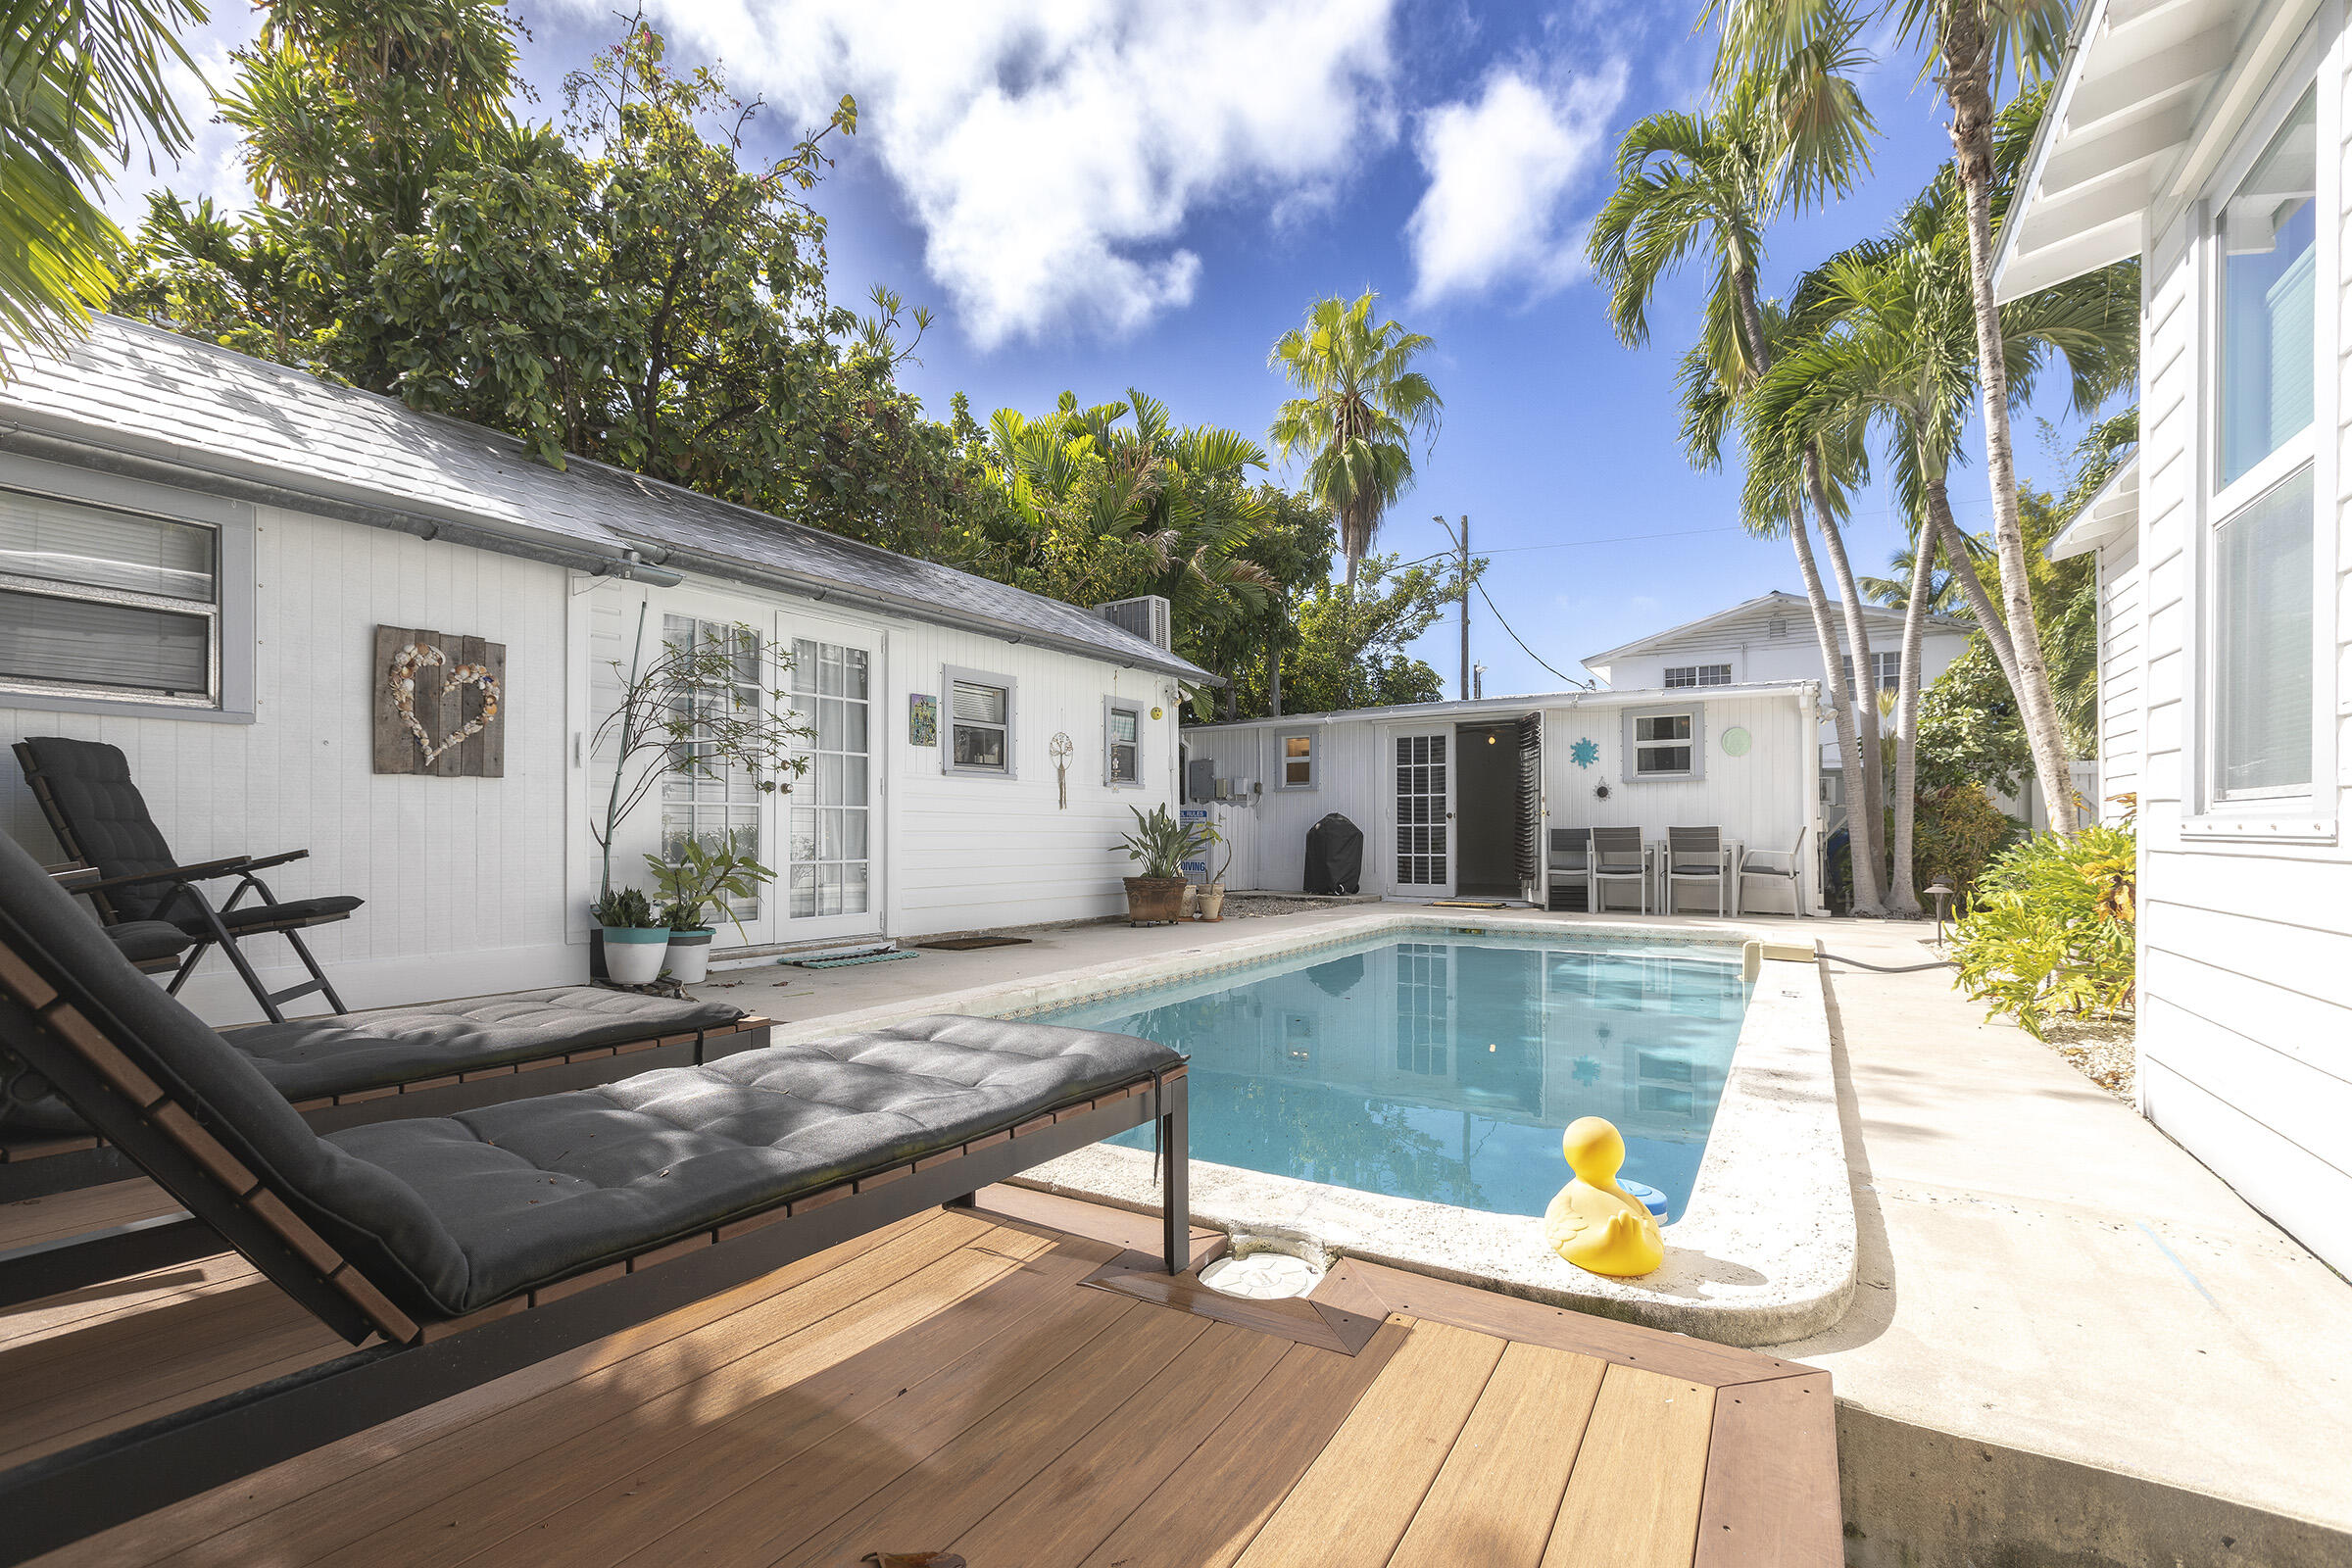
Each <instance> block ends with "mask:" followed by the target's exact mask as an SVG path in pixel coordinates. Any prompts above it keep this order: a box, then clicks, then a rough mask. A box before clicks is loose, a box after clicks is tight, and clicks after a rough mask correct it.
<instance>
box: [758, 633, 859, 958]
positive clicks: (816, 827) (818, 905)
mask: <svg viewBox="0 0 2352 1568" xmlns="http://www.w3.org/2000/svg"><path fill="white" fill-rule="evenodd" d="M784 634H785V636H786V637H787V638H788V639H789V641H788V642H787V644H786V646H785V652H786V653H787V654H788V655H789V656H790V658H791V660H792V673H791V675H790V677H789V678H788V681H787V686H788V689H789V691H790V694H791V699H792V708H793V712H794V716H795V717H796V718H797V719H798V720H799V722H800V723H801V724H803V725H804V726H806V727H807V728H808V729H809V732H810V733H809V737H808V739H807V740H806V741H805V742H804V745H803V750H802V755H803V756H804V757H805V758H806V759H807V760H808V762H809V768H808V771H807V772H805V773H803V774H802V775H801V776H800V777H799V778H798V779H796V780H794V781H793V784H792V789H791V792H790V793H789V794H787V795H786V796H784V797H783V802H782V805H781V807H780V810H781V811H782V813H783V815H784V819H785V823H784V832H783V835H782V840H783V857H784V858H783V863H781V864H776V865H775V866H774V869H775V870H776V872H777V876H778V882H779V885H780V891H781V897H780V899H779V901H778V902H779V903H780V904H781V906H782V919H781V920H780V921H779V922H778V927H777V930H776V933H775V938H774V939H775V940H776V941H779V942H801V941H807V940H809V939H810V938H822V937H836V936H841V937H850V936H865V935H869V934H871V933H874V932H878V931H880V930H881V929H882V881H881V856H882V833H881V811H880V810H879V809H878V807H877V800H876V797H877V795H878V793H879V785H880V783H881V766H882V762H881V759H880V757H879V756H878V755H877V754H878V752H879V749H880V741H881V737H882V731H881V726H880V723H879V720H878V719H877V717H876V715H875V702H876V700H877V698H878V697H879V695H880V692H881V689H882V661H881V648H880V639H879V638H878V637H877V636H875V634H873V633H871V632H866V631H862V630H859V629H856V628H851V627H839V626H826V625H815V624H809V623H806V622H797V621H794V620H791V619H788V620H787V622H786V624H785V627H784ZM771 863H772V862H771Z"/></svg>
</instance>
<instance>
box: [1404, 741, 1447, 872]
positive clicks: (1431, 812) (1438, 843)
mask: <svg viewBox="0 0 2352 1568" xmlns="http://www.w3.org/2000/svg"><path fill="white" fill-rule="evenodd" d="M1452 740H1453V737H1452V736H1451V735H1399V736H1397V740H1396V748H1397V887H1399V888H1405V889H1410V890H1412V891H1414V892H1421V893H1442V892H1444V891H1445V890H1446V888H1447V887H1449V886H1450V885H1451V884H1452V881H1453V865H1452V860H1453V858H1452V854H1451V849H1452V837H1453V835H1452V826H1453V811H1452V788H1451V783H1450V777H1449V776H1450V774H1451V772H1452V768H1451V766H1450V765H1449V760H1448V758H1447V753H1448V751H1449V750H1450V749H1451V743H1452Z"/></svg>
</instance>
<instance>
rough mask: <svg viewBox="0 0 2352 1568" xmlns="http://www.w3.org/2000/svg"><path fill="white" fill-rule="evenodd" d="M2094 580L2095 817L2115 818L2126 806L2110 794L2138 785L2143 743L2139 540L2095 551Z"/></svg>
mask: <svg viewBox="0 0 2352 1568" xmlns="http://www.w3.org/2000/svg"><path fill="white" fill-rule="evenodd" d="M2094 564H2095V565H2096V568H2097V571H2098V580H2099V589H2098V591H2099V795H2100V797H2101V798H2100V800H2099V802H2098V803H2096V804H2097V805H2098V809H2099V813H2100V815H2101V816H2102V817H2103V818H2104V819H2105V820H2107V821H2111V822H2112V821H2117V820H2120V819H2121V817H2122V816H2123V814H2124V812H2125V810H2126V809H2127V808H2126V807H2125V806H2123V805H2122V804H2120V803H2119V802H2118V801H2117V800H2116V797H2118V796H2122V795H2136V794H2138V792H2139V789H2140V754H2141V751H2142V749H2143V746H2144V744H2145V733H2146V732H2145V718H2144V715H2143V713H2142V711H2141V708H2142V703H2143V696H2144V688H2143V684H2142V668H2141V666H2142V664H2143V662H2144V659H2145V653H2146V649H2145V643H2144V636H2143V633H2144V630H2145V628H2144V625H2143V616H2142V610H2143V608H2144V602H2145V596H2146V589H2147V583H2146V579H2145V577H2144V576H2143V574H2142V573H2141V572H2140V569H2139V541H2138V538H2137V537H2136V535H2127V536H2125V537H2124V538H2122V539H2120V540H2117V541H2116V542H2115V543H2114V544H2112V545H2109V546H2107V547H2106V548H2104V549H2102V550H2100V551H2099V552H2098V554H2097V557H2096V560H2095V563H2094Z"/></svg>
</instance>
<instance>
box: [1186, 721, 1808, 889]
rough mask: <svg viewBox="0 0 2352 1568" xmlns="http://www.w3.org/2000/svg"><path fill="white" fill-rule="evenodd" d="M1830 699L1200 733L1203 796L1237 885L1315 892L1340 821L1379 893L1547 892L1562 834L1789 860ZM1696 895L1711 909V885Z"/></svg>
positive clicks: (1197, 792)
mask: <svg viewBox="0 0 2352 1568" xmlns="http://www.w3.org/2000/svg"><path fill="white" fill-rule="evenodd" d="M1818 697H1819V694H1818V689H1817V688H1816V687H1815V686H1814V684H1813V683H1812V682H1810V681H1783V682H1770V683H1763V684H1755V683H1750V684H1744V685H1737V686H1729V687H1710V688H1707V689H1704V690H1693V689H1682V688H1678V689H1675V690H1671V691H1669V690H1663V689H1661V690H1655V691H1606V692H1582V691H1579V692H1546V693H1542V694H1539V695H1534V696H1526V697H1488V698H1481V699H1478V700H1476V701H1473V702H1467V703H1458V702H1457V703H1414V704H1409V705H1405V706H1402V707H1396V708H1366V709H1357V710H1353V711H1347V712H1338V713H1290V714H1285V715H1284V716H1282V717H1280V718H1263V719H1253V720H1250V721H1248V722H1244V723H1238V724H1212V725H1199V726H1192V727H1188V728H1187V729H1186V730H1185V731H1184V734H1183V745H1184V748H1185V752H1186V755H1187V757H1188V759H1189V763H1190V768H1191V774H1190V788H1189V790H1188V794H1189V795H1190V797H1191V798H1192V799H1194V800H1196V801H1201V802H1203V803H1213V804H1210V805H1209V807H1208V809H1209V810H1210V812H1211V819H1212V820H1213V821H1214V822H1215V823H1216V825H1217V827H1218V829H1219V831H1220V832H1222V833H1223V834H1224V835H1225V836H1226V839H1227V844H1226V846H1225V847H1224V848H1222V849H1219V850H1217V851H1215V852H1214V853H1215V855H1216V856H1217V857H1218V858H1220V859H1221V858H1223V856H1225V855H1226V854H1228V853H1230V854H1231V855H1232V857H1233V865H1232V869H1231V870H1230V871H1229V872H1228V873H1227V877H1226V880H1227V882H1228V883H1229V884H1230V885H1233V886H1237V887H1257V888H1269V889H1281V890H1292V891H1296V890H1298V889H1299V888H1300V887H1302V886H1303V882H1304V869H1305V859H1306V835H1307V830H1308V829H1309V828H1311V827H1313V826H1314V824H1315V823H1316V822H1318V821H1320V820H1321V819H1322V818H1323V817H1324V816H1326V815H1328V814H1330V813H1333V812H1337V813H1339V814H1341V815H1343V816H1346V817H1347V818H1348V820H1349V821H1351V822H1353V823H1354V824H1355V825H1356V827H1357V828H1359V829H1360V830H1361V831H1362V833H1363V836H1364V861H1363V881H1362V884H1361V886H1362V890H1363V891H1364V892H1366V893H1378V894H1382V895H1385V896H1387V897H1390V898H1397V899H1419V900H1429V899H1443V898H1449V897H1455V896H1478V897H1488V898H1505V899H1518V898H1522V897H1528V896H1539V897H1540V896H1541V891H1540V890H1541V879H1542V863H1541V859H1540V856H1541V855H1542V853H1543V847H1544V846H1546V845H1547V844H1548V839H1547V838H1546V837H1544V831H1545V830H1547V829H1550V828H1563V827H1639V828H1641V829H1642V836H1643V838H1644V839H1645V840H1657V839H1662V838H1664V837H1665V833H1666V829H1667V828H1669V827H1718V828H1720V829H1722V831H1723V832H1724V834H1725V835H1726V836H1727V837H1728V838H1731V839H1736V840H1739V841H1740V843H1742V844H1743V845H1744V846H1745V847H1746V848H1747V849H1750V850H1771V851H1777V852H1782V853H1787V852H1789V851H1790V850H1793V849H1795V848H1797V841H1798V836H1799V835H1800V834H1802V835H1804V843H1805V846H1806V848H1807V850H1808V851H1809V850H1810V848H1811V846H1812V845H1813V844H1815V843H1816V842H1818V840H1819V838H1820V812H1819V808H1818V802H1819V801H1820V798H1821V748H1820V747H1819V746H1818V745H1816V744H1814V740H1813V733H1814V723H1815V718H1814V709H1815V706H1816V703H1817V701H1818ZM1812 859H1813V858H1812V856H1811V855H1810V854H1809V853H1808V854H1807V855H1806V856H1805V857H1804V861H1805V864H1806V866H1807V869H1806V872H1805V876H1804V886H1803V905H1802V907H1804V909H1805V910H1806V912H1808V913H1810V912H1813V911H1814V910H1815V908H1816V907H1817V906H1818V903H1819V888H1818V887H1817V886H1816V880H1817V879H1816V878H1815V876H1814V875H1813V873H1812V870H1811V864H1812ZM1628 897H1629V899H1630V894H1629V895H1628ZM1681 902H1682V905H1683V907H1685V908H1696V907H1698V905H1699V904H1700V903H1701V902H1703V898H1702V890H1700V889H1697V888H1693V887H1691V886H1688V885H1686V886H1685V887H1684V888H1683V889H1682V893H1681ZM1629 907H1630V905H1629ZM1653 907H1654V906H1653ZM1710 907H1712V906H1710Z"/></svg>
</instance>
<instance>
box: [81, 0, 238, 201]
mask: <svg viewBox="0 0 2352 1568" xmlns="http://www.w3.org/2000/svg"><path fill="white" fill-rule="evenodd" d="M214 9H215V11H216V12H218V13H219V16H218V17H217V19H216V20H214V21H212V22H209V23H207V24H206V25H204V26H202V27H199V28H195V29H193V30H190V31H187V32H183V33H182V34H181V35H180V43H181V45H182V47H184V48H185V49H186V50H187V51H188V54H189V57H190V58H191V59H193V60H194V61H195V62H196V70H195V71H190V70H189V69H188V68H187V67H186V66H184V65H182V64H180V63H179V62H178V61H176V60H174V61H172V62H171V63H170V64H168V65H167V66H166V67H165V70H164V78H165V82H166V85H167V86H168V87H169V88H170V90H171V94H172V102H173V103H174V104H176V105H177V106H178V108H179V115H180V119H182V120H183V121H185V122H186V123H187V126H188V147H187V149H186V151H184V152H183V153H181V154H180V156H179V158H178V159H177V160H176V161H169V160H163V159H157V158H153V157H152V156H151V154H150V152H149V150H148V149H147V148H146V147H143V146H142V147H137V148H135V149H134V150H133V152H132V155H131V161H130V165H129V167H128V168H126V169H124V170H123V172H121V173H120V174H119V175H118V176H117V177H116V179H115V181H114V183H113V185H112V186H111V187H110V188H108V189H107V190H104V191H102V192H100V193H99V196H100V201H99V205H100V206H102V207H104V208H105V209H106V212H107V216H108V217H110V218H112V219H113V220H114V221H116V222H117V223H119V224H121V225H122V226H123V230H124V231H125V232H128V233H133V234H135V233H137V232H138V228H139V224H140V223H142V222H144V221H146V218H147V193H148V192H149V191H152V190H167V189H168V190H172V191H175V192H177V193H178V194H179V195H180V196H181V197H183V198H185V199H186V200H187V201H189V202H191V203H193V202H194V201H195V200H196V199H197V198H198V197H200V196H210V197H211V198H212V199H213V204H214V205H215V206H216V207H217V208H220V209H221V210H222V211H225V212H241V211H243V210H244V209H245V208H247V207H249V206H251V205H252V203H253V192H252V190H251V189H250V188H249V187H248V186H247V185H246V182H245V163H244V156H243V154H244V143H243V142H242V141H241V140H240V139H239V137H238V135H237V133H236V132H235V131H234V130H232V129H230V128H229V127H228V126H226V125H222V124H220V123H217V122H216V121H215V119H214V108H213V100H212V93H211V91H210V90H208V83H209V85H210V87H213V88H219V87H225V86H227V85H228V84H229V82H230V81H231V80H233V79H234V78H235V75H236V66H235V64H234V63H233V62H232V61H230V59H229V58H228V52H229V51H230V50H231V49H234V48H236V47H238V46H239V45H241V44H245V43H250V42H251V41H252V40H253V37H254V35H255V34H256V33H257V32H259V31H260V30H261V15H262V14H261V12H259V11H258V10H256V9H254V8H253V7H251V6H240V5H227V6H216V7H215V8H214ZM200 73H201V74H200Z"/></svg>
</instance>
